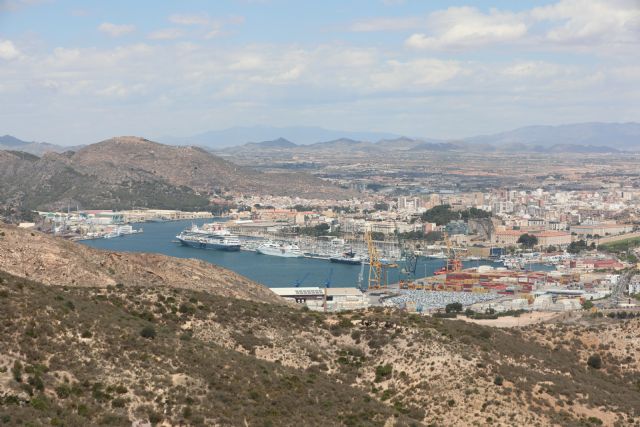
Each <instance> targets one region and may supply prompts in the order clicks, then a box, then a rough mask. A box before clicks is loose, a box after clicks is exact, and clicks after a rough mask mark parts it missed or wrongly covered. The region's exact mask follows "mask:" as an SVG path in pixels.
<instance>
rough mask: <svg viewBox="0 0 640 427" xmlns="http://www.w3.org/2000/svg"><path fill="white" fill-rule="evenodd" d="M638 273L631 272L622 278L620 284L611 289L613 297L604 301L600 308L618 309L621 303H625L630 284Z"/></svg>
mask: <svg viewBox="0 0 640 427" xmlns="http://www.w3.org/2000/svg"><path fill="white" fill-rule="evenodd" d="M637 273H638V272H637V271H636V270H629V271H627V272H626V273H624V274H623V275H622V277H620V280H618V283H616V284H615V285H613V289H611V295H610V296H609V297H608V298H607V299H605V300H603V301H602V302H601V303H600V304H598V306H599V307H600V308H605V309H606V308H616V307H618V306H619V305H620V304H621V303H625V302H626V301H627V298H628V297H627V295H626V293H625V291H626V290H627V289H628V288H629V282H630V281H631V279H632V278H633V276H634V275H636V274H637Z"/></svg>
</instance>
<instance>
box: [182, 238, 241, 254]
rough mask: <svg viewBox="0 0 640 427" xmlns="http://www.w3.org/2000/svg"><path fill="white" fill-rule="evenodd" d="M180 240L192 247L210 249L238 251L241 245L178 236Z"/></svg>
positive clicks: (184, 244)
mask: <svg viewBox="0 0 640 427" xmlns="http://www.w3.org/2000/svg"><path fill="white" fill-rule="evenodd" d="M178 241H179V242H180V243H181V244H182V245H183V246H189V247H191V248H198V249H210V250H216V251H226V252H236V251H239V250H240V245H225V244H222V243H204V242H192V241H190V240H183V239H180V238H178Z"/></svg>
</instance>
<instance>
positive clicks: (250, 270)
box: [82, 220, 502, 287]
mask: <svg viewBox="0 0 640 427" xmlns="http://www.w3.org/2000/svg"><path fill="white" fill-rule="evenodd" d="M210 221H211V220H206V221H205V220H198V221H171V222H158V223H144V224H138V225H136V226H134V228H143V229H144V232H143V233H140V234H134V235H130V236H124V237H117V238H113V239H96V240H85V241H82V243H84V244H86V245H88V246H92V247H94V248H99V249H108V250H112V251H123V252H152V253H160V254H164V255H169V256H173V257H178V258H197V259H201V260H204V261H207V262H210V263H212V264H216V265H219V266H221V267H225V268H228V269H230V270H233V271H235V272H236V273H239V274H242V275H244V276H246V277H248V278H249V279H251V280H253V281H255V282H258V283H262V284H263V285H265V286H268V287H286V286H294V285H295V284H296V283H297V282H299V281H302V280H303V279H304V281H302V283H301V286H323V285H325V284H326V283H327V282H329V284H330V286H333V287H351V286H357V282H358V275H359V273H360V268H361V267H360V266H358V265H346V264H335V263H331V262H329V261H327V260H320V259H311V258H280V257H274V256H267V255H260V254H257V253H255V252H248V251H240V252H224V251H216V250H203V249H197V248H190V247H185V246H182V245H180V244H178V243H174V241H175V236H176V235H177V234H178V233H179V232H180V231H181V230H183V229H185V228H187V227H189V226H190V225H191V224H192V222H193V223H196V224H198V225H202V224H204V223H205V222H210ZM443 265H444V261H443V260H432V259H425V258H420V259H419V260H418V266H417V268H416V276H417V277H424V276H431V275H433V272H434V271H436V270H438V269H439V268H441V267H442V266H443ZM478 265H491V266H494V267H497V266H502V264H500V263H495V262H489V261H473V262H468V263H465V264H464V266H465V267H474V266H478ZM368 269H369V266H368V265H365V266H364V283H365V284H366V281H367V277H368ZM388 278H389V283H395V282H397V281H398V280H399V279H400V272H399V271H398V269H389V273H388Z"/></svg>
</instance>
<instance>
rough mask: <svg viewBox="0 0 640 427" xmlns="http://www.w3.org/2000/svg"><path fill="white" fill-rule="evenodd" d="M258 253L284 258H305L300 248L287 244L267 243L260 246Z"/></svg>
mask: <svg viewBox="0 0 640 427" xmlns="http://www.w3.org/2000/svg"><path fill="white" fill-rule="evenodd" d="M256 252H258V253H259V254H263V255H272V256H279V257H284V258H300V257H302V256H304V254H303V253H302V251H301V250H300V248H299V247H297V246H296V245H290V244H286V243H274V242H266V243H263V244H261V245H260V246H258V247H257V248H256Z"/></svg>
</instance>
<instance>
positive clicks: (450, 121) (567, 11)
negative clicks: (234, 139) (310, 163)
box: [0, 0, 640, 145]
mask: <svg viewBox="0 0 640 427" xmlns="http://www.w3.org/2000/svg"><path fill="white" fill-rule="evenodd" d="M639 34H640V6H639V5H638V2H637V1H633V0H631V1H612V2H600V1H590V2H587V1H577V0H571V1H569V0H562V1H545V2H538V1H528V2H518V4H517V5H513V4H511V3H509V2H491V3H488V2H474V3H473V4H471V3H469V2H467V3H466V4H460V3H456V4H454V3H450V2H431V3H430V4H429V5H424V4H420V3H418V2H411V1H398V0H395V1H390V0H386V1H368V2H365V1H358V2H349V3H348V4H342V3H341V2H329V3H323V4H322V5H319V4H314V5H304V6H303V5H300V4H297V3H295V2H287V1H226V2H218V3H216V4H215V6H211V5H210V4H208V3H207V2H190V3H188V4H184V3H182V4H181V3H157V4H156V3H151V2H140V3H136V4H135V5H133V6H132V5H130V4H127V3H125V2H110V3H109V5H108V6H106V5H101V4H96V3H83V2H77V1H34V0H28V1H27V0H13V1H4V2H2V3H0V81H1V83H0V95H1V96H2V97H3V99H4V102H3V104H2V107H0V117H2V119H1V120H0V133H1V134H5V133H7V134H13V135H16V136H18V137H19V138H21V139H28V140H40V141H48V142H52V143H58V144H63V145H72V144H86V143H91V142H95V141H98V140H101V139H105V138H108V137H111V136H113V135H122V134H133V135H141V136H146V137H158V136H161V135H176V136H184V135H193V134H197V133H200V132H205V131H208V130H214V129H224V128H228V127H233V126H252V125H273V126H321V127H324V128H330V129H339V130H345V131H365V130H366V131H378V132H390V133H396V134H402V135H409V136H422V137H434V138H460V137H467V136H472V135H477V134H485V133H492V132H499V131H505V130H509V129H514V128H517V127H521V126H527V125H537V124H548V125H557V124H564V123H574V122H591V121H598V122H607V121H611V122H628V121H638V120H639V119H640V114H639V113H640V111H639V110H640V107H638V105H640V102H639V101H640V87H639V85H638V83H637V75H638V72H639V71H640V60H638V59H637V58H636V57H635V56H634V55H633V52H635V50H636V49H637V48H638V44H639V43H640V37H638V35H639ZM36 124H37V125H36Z"/></svg>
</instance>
